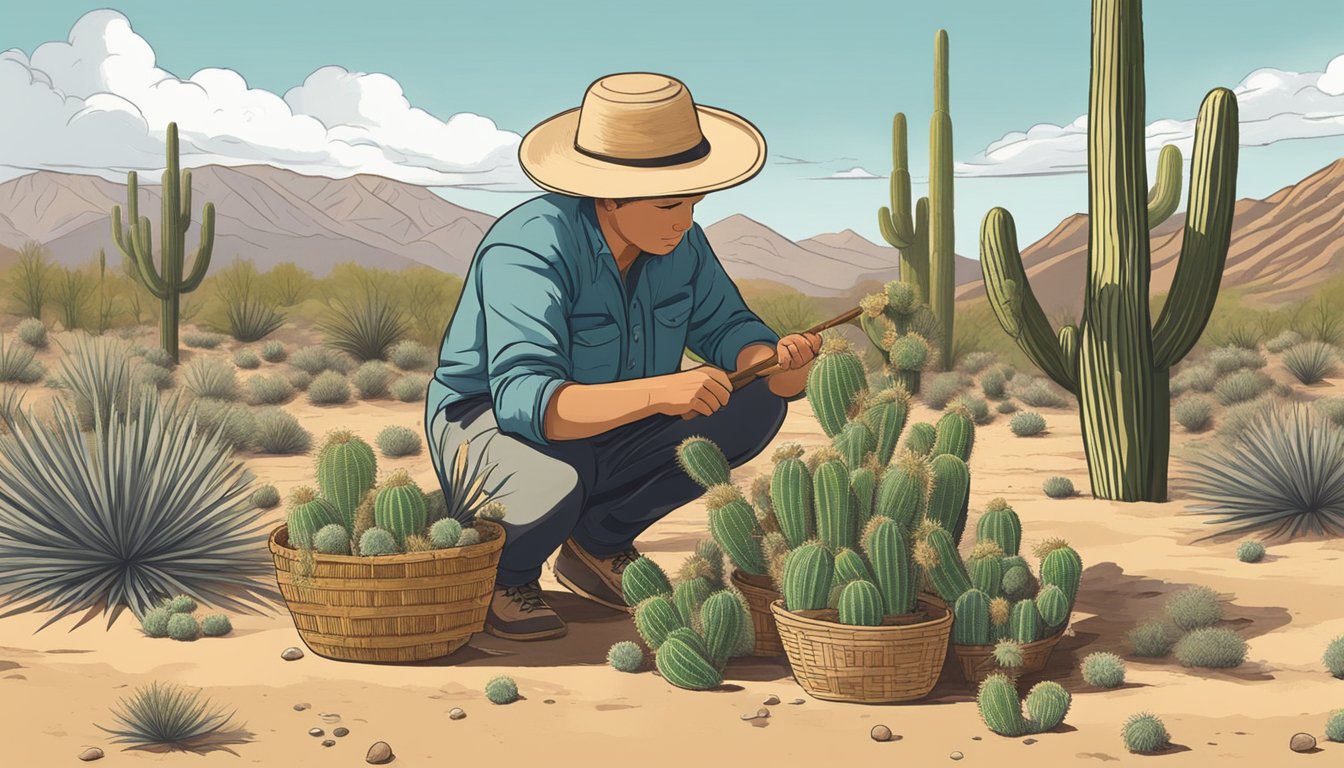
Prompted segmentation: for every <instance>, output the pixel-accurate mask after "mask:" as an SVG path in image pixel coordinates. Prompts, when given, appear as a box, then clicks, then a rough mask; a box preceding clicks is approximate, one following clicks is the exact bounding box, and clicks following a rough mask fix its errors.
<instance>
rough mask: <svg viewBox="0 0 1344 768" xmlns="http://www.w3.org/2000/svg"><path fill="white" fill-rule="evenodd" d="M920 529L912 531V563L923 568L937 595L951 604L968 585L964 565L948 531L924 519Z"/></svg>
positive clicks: (968, 579) (969, 586)
mask: <svg viewBox="0 0 1344 768" xmlns="http://www.w3.org/2000/svg"><path fill="white" fill-rule="evenodd" d="M923 529H924V530H923V531H921V532H919V533H917V534H916V544H915V562H917V563H919V565H920V567H921V568H923V569H924V573H926V574H927V575H928V577H929V581H931V582H932V583H933V586H934V589H936V590H937V591H938V594H939V596H941V597H942V598H943V600H945V601H947V604H948V605H955V604H956V602H957V599H958V598H960V597H961V595H962V593H964V592H965V591H966V590H968V589H970V588H971V577H970V576H968V575H967V573H966V564H965V563H964V562H962V559H961V554H960V553H959V552H957V545H956V543H955V542H953V541H952V534H950V533H948V532H947V531H946V530H944V529H943V528H942V527H941V526H939V525H938V524H937V523H935V522H933V521H929V520H926V521H925V522H924V524H923Z"/></svg>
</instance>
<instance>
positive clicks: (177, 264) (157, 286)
mask: <svg viewBox="0 0 1344 768" xmlns="http://www.w3.org/2000/svg"><path fill="white" fill-rule="evenodd" d="M167 145H168V148H167V156H168V165H167V168H166V169H165V170H164V172H163V186H162V188H161V190H160V194H161V195H162V196H163V220H162V224H161V230H162V231H161V232H160V238H161V242H160V245H159V249H160V251H161V254H162V256H161V258H162V268H160V269H156V268H155V266H154V240H153V237H152V235H151V234H150V229H149V218H148V217H146V216H141V215H140V204H139V191H140V190H139V185H138V183H137V180H136V174H135V171H131V172H130V173H128V174H126V213H127V218H128V222H127V223H128V225H129V227H130V230H131V231H130V237H129V238H127V237H126V236H124V235H123V234H122V223H121V206H119V205H114V206H112V239H113V240H114V241H115V242H116V244H117V248H119V249H121V252H122V253H123V254H125V255H126V258H127V259H128V260H129V262H130V265H131V270H132V276H133V277H134V278H135V279H136V280H138V281H139V282H141V283H144V285H145V287H146V288H148V289H149V292H150V293H151V294H153V295H154V297H155V298H157V299H158V300H159V302H160V303H161V304H162V307H163V311H162V312H161V313H160V316H159V342H160V344H162V345H163V351H164V352H166V353H168V355H169V356H170V357H171V358H172V360H173V362H174V363H176V362H177V325H178V317H179V312H180V310H181V302H182V294H184V293H191V292H192V291H194V290H196V289H197V288H198V287H200V285H201V281H202V280H204V279H205V271H206V270H207V269H209V267H210V252H211V249H212V248H214V244H215V206H214V204H213V203H206V204H205V209H204V210H203V211H202V214H201V246H200V248H198V249H197V251H196V255H195V258H194V259H193V263H192V266H191V274H190V275H188V276H187V277H186V278H185V279H184V278H183V276H182V272H183V267H184V261H185V256H184V254H185V250H186V239H187V228H188V227H190V226H191V171H190V170H187V171H181V173H180V174H179V172H178V168H179V165H178V152H177V123H169V124H168V140H167Z"/></svg>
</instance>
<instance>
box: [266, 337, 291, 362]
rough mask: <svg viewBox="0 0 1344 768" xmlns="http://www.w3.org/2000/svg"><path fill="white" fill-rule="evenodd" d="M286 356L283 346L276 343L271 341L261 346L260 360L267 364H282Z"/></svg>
mask: <svg viewBox="0 0 1344 768" xmlns="http://www.w3.org/2000/svg"><path fill="white" fill-rule="evenodd" d="M288 356H289V353H288V352H286V351H285V345H284V344H281V343H280V342H278V341H275V340H271V341H268V342H266V343H265V344H262V345H261V359H262V360H265V361H266V362H268V363H283V362H284V361H285V358H286V357H288Z"/></svg>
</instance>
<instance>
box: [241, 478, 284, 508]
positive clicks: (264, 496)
mask: <svg viewBox="0 0 1344 768" xmlns="http://www.w3.org/2000/svg"><path fill="white" fill-rule="evenodd" d="M248 498H249V499H250V500H251V502H252V506H254V507H256V508H257V509H274V508H275V507H277V506H279V505H280V491H278V490H276V487H275V486H274V485H270V484H266V485H263V486H261V487H260V488H257V489H256V490H255V491H253V492H252V495H251V496H250V497H248Z"/></svg>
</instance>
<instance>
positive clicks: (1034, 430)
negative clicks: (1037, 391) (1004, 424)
mask: <svg viewBox="0 0 1344 768" xmlns="http://www.w3.org/2000/svg"><path fill="white" fill-rule="evenodd" d="M1008 428H1009V429H1011V430H1012V431H1013V434H1014V435H1017V436H1018V437H1031V436H1033V435H1039V434H1041V433H1042V432H1044V431H1045V417H1044V416H1042V415H1041V414H1039V413H1035V412H1032V411H1022V412H1021V413H1015V414H1013V418H1012V419H1010V420H1009V421H1008Z"/></svg>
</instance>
